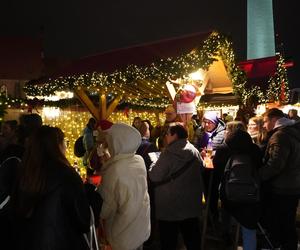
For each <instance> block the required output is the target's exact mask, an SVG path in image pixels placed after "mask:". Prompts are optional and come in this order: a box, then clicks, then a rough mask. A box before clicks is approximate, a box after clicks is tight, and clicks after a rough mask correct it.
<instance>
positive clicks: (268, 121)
mask: <svg viewBox="0 0 300 250" xmlns="http://www.w3.org/2000/svg"><path fill="white" fill-rule="evenodd" d="M276 121H277V118H275V117H273V118H269V117H267V116H264V126H263V127H264V128H265V129H266V130H267V131H268V132H269V131H271V130H273V129H274V127H275V123H276Z"/></svg>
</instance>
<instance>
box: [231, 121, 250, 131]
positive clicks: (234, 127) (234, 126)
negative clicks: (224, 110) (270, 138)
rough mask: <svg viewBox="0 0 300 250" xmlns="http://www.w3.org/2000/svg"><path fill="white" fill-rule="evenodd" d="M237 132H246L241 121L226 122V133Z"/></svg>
mask: <svg viewBox="0 0 300 250" xmlns="http://www.w3.org/2000/svg"><path fill="white" fill-rule="evenodd" d="M237 130H243V131H245V132H247V129H246V126H245V124H244V123H243V122H241V121H232V122H227V124H226V131H227V132H228V133H233V132H235V131H237Z"/></svg>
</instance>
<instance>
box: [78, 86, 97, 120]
mask: <svg viewBox="0 0 300 250" xmlns="http://www.w3.org/2000/svg"><path fill="white" fill-rule="evenodd" d="M75 94H76V95H77V97H78V99H79V100H80V102H81V103H82V104H83V105H84V106H85V107H86V108H87V109H88V111H89V112H90V113H91V114H92V115H93V116H94V118H95V119H96V120H97V121H99V120H100V114H99V111H98V108H97V107H95V105H94V104H93V102H92V101H91V99H90V98H89V97H88V95H87V94H86V93H85V92H84V90H83V89H82V88H79V89H76V90H75Z"/></svg>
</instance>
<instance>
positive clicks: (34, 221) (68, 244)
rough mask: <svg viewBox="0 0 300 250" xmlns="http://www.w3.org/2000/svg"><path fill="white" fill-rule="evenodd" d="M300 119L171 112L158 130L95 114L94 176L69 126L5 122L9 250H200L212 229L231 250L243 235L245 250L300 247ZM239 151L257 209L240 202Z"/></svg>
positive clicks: (2, 147)
mask: <svg viewBox="0 0 300 250" xmlns="http://www.w3.org/2000/svg"><path fill="white" fill-rule="evenodd" d="M299 119H300V118H299V117H298V116H297V111H296V110H291V111H290V112H289V113H288V114H285V113H283V112H282V111H281V110H280V109H277V108H272V109H269V110H267V111H266V112H265V113H264V114H263V115H261V116H255V117H251V118H250V119H246V118H245V117H242V116H237V117H232V116H231V115H229V114H223V115H222V117H219V116H218V114H217V113H216V112H213V111H207V112H204V113H203V114H198V115H195V116H193V117H192V120H191V121H190V122H189V123H188V124H185V123H183V122H182V120H181V117H180V115H178V114H177V113H176V110H175V109H174V107H173V106H172V105H170V106H168V107H167V108H166V110H165V122H164V124H161V125H157V126H156V127H153V126H152V124H151V122H150V121H149V120H142V119H141V118H140V117H136V118H134V120H133V123H132V125H127V124H123V123H115V124H113V123H111V122H109V121H96V120H95V119H94V118H91V119H90V120H89V121H87V125H86V127H85V128H84V130H83V131H82V136H83V140H82V141H83V147H84V154H83V156H82V161H83V164H84V166H85V167H86V169H87V176H86V178H84V179H82V178H81V177H80V175H79V174H78V172H77V171H76V169H75V168H74V167H73V166H71V164H70V163H69V162H68V160H67V158H66V156H65V154H66V149H67V147H68V145H67V142H66V140H65V136H64V133H63V132H62V131H61V129H59V128H57V127H51V126H47V125H43V123H42V119H41V117H40V116H39V115H37V114H28V115H22V116H21V117H20V119H19V121H15V120H9V121H4V122H3V123H2V128H1V137H0V164H1V165H0V203H1V204H0V221H1V224H0V242H1V249H18V250H20V249H21V250H22V249H24V250H25V249H28V250H29V249H30V250H43V249H49V250H50V249H52V250H58V249H59V250H63V249H65V250H71V249H72V250H76V249H78V250H84V249H97V248H98V247H99V248H100V249H103V248H104V246H105V247H107V248H106V249H113V250H141V249H153V250H154V249H162V250H173V249H174V250H176V249H178V247H179V245H180V244H181V245H182V244H183V245H184V246H185V247H186V249H187V250H199V249H203V248H206V247H205V244H204V243H205V240H206V237H205V236H206V234H207V232H208V231H209V230H212V229H214V230H215V231H216V232H217V234H218V235H219V236H220V238H221V240H223V242H224V244H223V245H224V247H228V246H230V245H233V244H234V237H233V235H234V232H232V230H233V228H238V227H240V228H241V235H242V237H241V239H242V246H243V249H246V250H254V249H273V248H277V249H291V250H293V249H295V250H296V249H297V243H298V238H297V232H296V215H297V214H296V212H297V207H298V199H299V194H300V154H299V152H300V122H299ZM234 155H243V156H245V157H246V158H247V159H250V160H249V161H250V162H251V168H252V169H251V171H250V172H251V175H253V176H255V178H256V181H257V184H258V185H257V195H256V198H255V200H251V202H249V199H250V198H249V197H241V198H240V200H233V199H232V198H231V196H229V193H228V185H227V183H226V180H228V179H227V176H228V174H227V173H228V171H230V166H233V165H230V164H233V160H232V159H233V156H234ZM240 171H244V170H240ZM247 174H248V175H249V171H248V172H246V171H244V173H243V176H245V175H247ZM96 176H101V179H100V180H101V181H100V182H99V183H95V182H94V180H95V178H94V177H96ZM235 191H236V190H235ZM204 211H207V213H205V212H204ZM233 225H235V226H234V227H233ZM91 226H92V227H91ZM93 228H95V231H93V230H91V229H93ZM93 232H94V234H93ZM93 235H94V236H95V240H94V241H93V240H90V239H93V238H92V236H93Z"/></svg>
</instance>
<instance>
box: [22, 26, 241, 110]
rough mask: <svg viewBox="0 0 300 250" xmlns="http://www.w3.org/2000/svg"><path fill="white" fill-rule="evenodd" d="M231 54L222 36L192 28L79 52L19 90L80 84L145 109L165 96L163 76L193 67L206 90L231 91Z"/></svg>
mask: <svg viewBox="0 0 300 250" xmlns="http://www.w3.org/2000/svg"><path fill="white" fill-rule="evenodd" d="M232 54H233V51H232V48H231V43H230V42H229V41H228V39H227V37H226V36H224V35H221V34H219V33H217V32H205V33H194V34H189V35H186V36H181V37H175V38H170V39H164V40H160V41H155V42H151V43H146V44H142V45H136V46H132V47H127V48H121V49H117V50H113V51H108V52H105V53H102V54H98V55H92V56H88V57H84V58H81V59H79V60H77V61H74V62H73V63H72V64H71V65H70V66H68V67H65V68H64V69H62V70H60V71H58V72H57V73H56V74H54V75H52V76H51V77H49V78H44V79H38V80H37V81H34V80H33V81H30V82H29V83H28V84H26V86H25V91H26V93H27V94H29V95H31V96H32V95H39V96H41V95H49V94H51V93H53V92H54V91H56V90H64V89H70V90H74V91H75V92H76V91H77V92H78V90H80V91H81V92H82V90H84V91H85V92H86V93H88V94H89V93H98V94H100V95H101V96H103V95H110V96H113V97H118V98H119V100H121V101H122V102H126V103H129V104H130V105H133V106H141V107H145V108H146V109H147V108H149V107H150V108H163V107H164V106H166V105H167V104H168V103H170V101H171V100H170V97H169V93H168V90H167V88H166V85H165V83H166V81H168V80H170V79H171V80H176V79H177V78H179V77H183V76H187V74H188V73H192V72H193V71H194V70H196V69H199V68H203V69H204V70H206V72H207V76H206V77H207V79H206V80H207V89H206V91H205V93H206V94H213V93H230V92H232V82H231V75H230V73H231V72H229V71H230V70H231V71H234V70H233V69H234V68H235V67H236V65H235V64H234V62H233V61H234V60H233V58H234V56H232ZM233 64H234V65H233ZM102 99H103V98H102ZM103 101H104V99H103Z"/></svg>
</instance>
